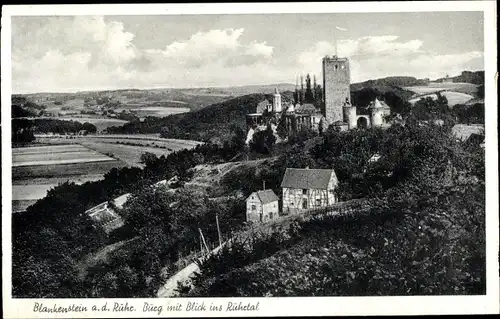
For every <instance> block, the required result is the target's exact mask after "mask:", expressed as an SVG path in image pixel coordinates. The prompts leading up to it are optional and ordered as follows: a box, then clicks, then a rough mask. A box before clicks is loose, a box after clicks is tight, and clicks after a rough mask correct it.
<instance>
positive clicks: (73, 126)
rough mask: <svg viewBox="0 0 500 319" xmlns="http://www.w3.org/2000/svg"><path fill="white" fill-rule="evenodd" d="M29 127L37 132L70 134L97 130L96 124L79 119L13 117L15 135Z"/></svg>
mask: <svg viewBox="0 0 500 319" xmlns="http://www.w3.org/2000/svg"><path fill="white" fill-rule="evenodd" d="M24 129H28V130H29V131H31V132H33V133H35V134H37V133H42V134H46V133H54V134H69V133H78V132H80V131H82V130H85V131H87V132H88V133H95V132H97V128H96V127H95V125H93V124H91V123H89V122H84V123H80V122H77V121H67V120H58V119H44V118H39V119H30V120H28V119H12V133H13V136H14V135H16V134H18V132H20V131H24Z"/></svg>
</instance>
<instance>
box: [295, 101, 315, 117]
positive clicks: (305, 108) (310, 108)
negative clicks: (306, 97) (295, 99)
mask: <svg viewBox="0 0 500 319" xmlns="http://www.w3.org/2000/svg"><path fill="white" fill-rule="evenodd" d="M316 112H317V110H316V107H315V106H314V105H313V104H311V103H304V104H302V105H300V106H296V107H295V113H304V114H314V113H316Z"/></svg>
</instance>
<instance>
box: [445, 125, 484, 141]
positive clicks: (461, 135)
mask: <svg viewBox="0 0 500 319" xmlns="http://www.w3.org/2000/svg"><path fill="white" fill-rule="evenodd" d="M451 132H452V133H453V135H455V136H456V138H458V139H459V140H462V141H465V140H467V139H468V138H469V136H471V135H472V134H479V135H484V125H483V124H476V125H467V124H456V125H455V126H453V128H452V129H451Z"/></svg>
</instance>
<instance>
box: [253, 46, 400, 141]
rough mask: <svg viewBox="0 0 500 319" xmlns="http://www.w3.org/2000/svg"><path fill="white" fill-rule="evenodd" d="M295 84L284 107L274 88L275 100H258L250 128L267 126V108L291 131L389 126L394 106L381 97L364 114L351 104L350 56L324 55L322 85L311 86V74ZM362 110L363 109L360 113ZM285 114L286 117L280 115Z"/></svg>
mask: <svg viewBox="0 0 500 319" xmlns="http://www.w3.org/2000/svg"><path fill="white" fill-rule="evenodd" d="M298 82H299V79H298V77H297V81H296V84H295V92H294V100H295V101H294V103H295V104H291V105H290V104H289V103H288V102H286V103H285V105H284V106H285V107H284V108H283V105H282V100H281V94H280V93H279V92H278V89H277V88H276V89H275V92H274V95H273V100H272V103H270V102H269V101H268V100H267V99H266V100H264V101H262V102H260V103H258V104H257V106H256V107H255V112H252V113H249V114H247V125H248V127H254V128H255V127H257V128H260V127H262V128H265V125H266V124H268V123H265V122H266V121H267V122H268V121H269V120H268V119H267V120H266V118H267V117H266V116H263V114H264V113H266V111H267V112H268V113H274V120H273V122H274V123H276V120H277V119H278V118H280V120H281V119H284V120H285V121H286V123H285V124H286V127H287V129H288V131H289V132H291V131H295V132H297V131H300V130H301V129H304V128H308V129H312V130H314V131H320V130H326V129H327V128H328V127H329V126H333V127H334V128H335V129H336V130H339V131H345V130H350V129H354V128H369V127H387V126H389V125H390V124H389V123H388V122H387V116H388V115H390V113H391V109H390V107H389V106H388V105H387V104H386V103H385V102H384V101H380V100H378V99H375V100H374V101H372V102H371V103H370V104H369V105H368V107H366V108H364V109H365V111H367V112H363V113H365V114H358V107H357V106H355V105H352V104H351V88H350V86H351V74H350V68H349V59H348V58H339V57H337V56H336V55H335V56H325V57H324V58H323V87H322V88H321V87H320V86H319V85H316V77H315V76H314V85H313V86H311V77H310V76H309V74H308V75H307V76H306V88H305V89H304V77H303V76H300V89H299V83H298ZM360 113H361V112H360ZM280 115H283V116H280Z"/></svg>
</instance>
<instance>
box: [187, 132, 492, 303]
mask: <svg viewBox="0 0 500 319" xmlns="http://www.w3.org/2000/svg"><path fill="white" fill-rule="evenodd" d="M374 152H377V153H379V154H380V155H381V158H380V160H379V161H377V162H374V163H371V164H369V163H367V160H368V159H369V158H370V156H371V154H373V153H374ZM289 155H290V154H289ZM289 158H290V157H289ZM295 160H296V161H297V162H298V165H299V167H304V165H307V166H309V165H311V164H316V167H334V168H335V170H336V173H337V176H338V178H339V180H340V182H341V186H340V189H341V191H342V193H343V194H342V196H343V197H344V198H350V197H352V196H360V197H365V198H371V199H372V200H371V201H370V203H371V204H370V207H369V209H368V210H367V211H366V212H364V213H363V212H357V211H356V212H353V213H352V214H351V215H347V216H346V217H342V218H339V217H326V218H321V219H313V220H312V221H307V222H299V223H298V224H291V225H290V227H289V228H286V229H278V230H276V231H275V232H273V233H272V234H271V235H270V236H265V237H264V238H259V237H256V238H254V239H253V240H250V241H249V242H250V244H249V245H250V247H248V245H246V246H245V245H242V244H238V243H237V244H236V245H234V246H233V247H232V248H231V249H227V250H226V251H223V253H222V254H221V255H220V256H219V257H215V258H213V259H212V260H210V261H209V262H208V263H207V264H205V265H203V266H202V267H201V274H200V275H199V277H198V278H197V279H196V280H195V289H194V290H193V291H190V292H186V291H184V294H186V293H187V294H188V295H189V296H221V297H222V296H310V295H325V296H328V295H334V296H349V295H425V294H450V295H452V294H484V293H485V289H486V282H485V278H486V277H485V183H484V182H485V180H484V174H485V167H484V150H483V149H481V148H480V147H477V146H468V145H466V144H465V143H461V142H456V141H455V140H454V139H453V138H451V137H450V135H449V132H447V131H446V130H445V129H444V128H443V127H442V126H439V125H434V124H430V125H428V126H425V127H424V126H419V125H411V124H410V125H407V126H405V127H402V126H396V127H393V128H390V129H388V130H387V131H380V130H365V131H349V132H340V133H339V132H335V131H329V132H327V134H326V135H325V137H324V142H323V144H320V145H319V146H318V147H317V148H315V149H313V150H312V151H311V153H310V154H308V155H307V154H303V153H297V154H296V159H295ZM357 175H361V176H359V178H356V176H357ZM249 265H251V266H249ZM304 266H307V268H308V271H304Z"/></svg>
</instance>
